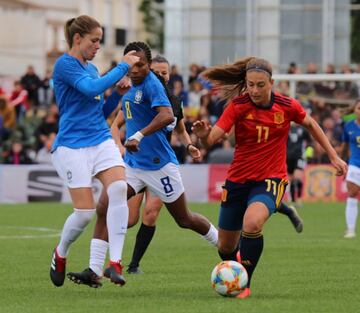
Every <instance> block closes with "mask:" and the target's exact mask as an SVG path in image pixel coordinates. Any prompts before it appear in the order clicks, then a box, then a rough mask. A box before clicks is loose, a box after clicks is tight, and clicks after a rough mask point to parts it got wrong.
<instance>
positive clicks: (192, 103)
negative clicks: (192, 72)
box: [184, 80, 204, 117]
mask: <svg viewBox="0 0 360 313" xmlns="http://www.w3.org/2000/svg"><path fill="white" fill-rule="evenodd" d="M203 95H204V89H203V86H202V85H201V83H200V82H199V81H197V80H195V81H193V82H192V83H191V85H190V91H189V96H188V100H189V102H188V105H187V106H186V107H185V108H184V113H185V115H186V116H189V117H190V116H191V117H197V116H198V115H199V113H200V99H201V97H202V96H203Z"/></svg>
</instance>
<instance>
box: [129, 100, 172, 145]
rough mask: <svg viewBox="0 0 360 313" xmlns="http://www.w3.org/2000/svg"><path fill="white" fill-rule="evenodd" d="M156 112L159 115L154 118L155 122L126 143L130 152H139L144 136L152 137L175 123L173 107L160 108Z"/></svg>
mask: <svg viewBox="0 0 360 313" xmlns="http://www.w3.org/2000/svg"><path fill="white" fill-rule="evenodd" d="M156 110H157V112H158V114H157V115H156V116H155V117H154V118H153V120H152V121H151V122H150V123H149V124H148V125H147V126H146V127H144V128H143V129H141V130H139V131H138V132H136V133H135V134H134V135H133V136H131V137H129V138H128V140H127V141H126V142H125V148H126V149H127V150H128V151H129V152H137V151H139V143H140V141H141V139H142V138H143V137H144V136H147V135H150V134H152V133H154V132H156V131H158V130H159V129H162V128H164V127H165V126H167V125H169V124H171V123H172V122H173V121H174V114H173V111H172V109H171V107H163V106H159V107H156Z"/></svg>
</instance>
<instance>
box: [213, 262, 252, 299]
mask: <svg viewBox="0 0 360 313" xmlns="http://www.w3.org/2000/svg"><path fill="white" fill-rule="evenodd" d="M247 282H248V274H247V272H246V269H245V267H244V266H242V265H241V264H240V263H238V262H235V261H222V262H220V263H219V264H217V265H216V266H215V268H214V269H213V271H212V273H211V285H212V287H213V289H214V290H215V291H216V292H217V293H218V294H220V295H222V296H224V297H236V296H237V295H238V294H239V293H240V292H241V291H242V290H244V288H245V287H246V284H247Z"/></svg>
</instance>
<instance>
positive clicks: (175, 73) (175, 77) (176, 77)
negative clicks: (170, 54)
mask: <svg viewBox="0 0 360 313" xmlns="http://www.w3.org/2000/svg"><path fill="white" fill-rule="evenodd" d="M176 82H178V83H181V89H182V88H184V80H183V77H182V76H181V75H180V73H179V70H178V68H177V66H176V65H172V66H171V70H170V79H169V83H168V86H169V89H170V91H172V92H173V90H174V87H175V86H174V85H175V83H176Z"/></svg>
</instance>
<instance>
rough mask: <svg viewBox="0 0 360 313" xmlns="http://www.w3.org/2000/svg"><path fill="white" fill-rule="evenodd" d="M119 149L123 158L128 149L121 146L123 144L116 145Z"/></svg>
mask: <svg viewBox="0 0 360 313" xmlns="http://www.w3.org/2000/svg"><path fill="white" fill-rule="evenodd" d="M116 145H117V147H118V148H119V151H120V153H121V156H122V157H123V156H124V155H125V152H126V149H125V147H124V146H123V145H122V144H121V142H118V143H116Z"/></svg>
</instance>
